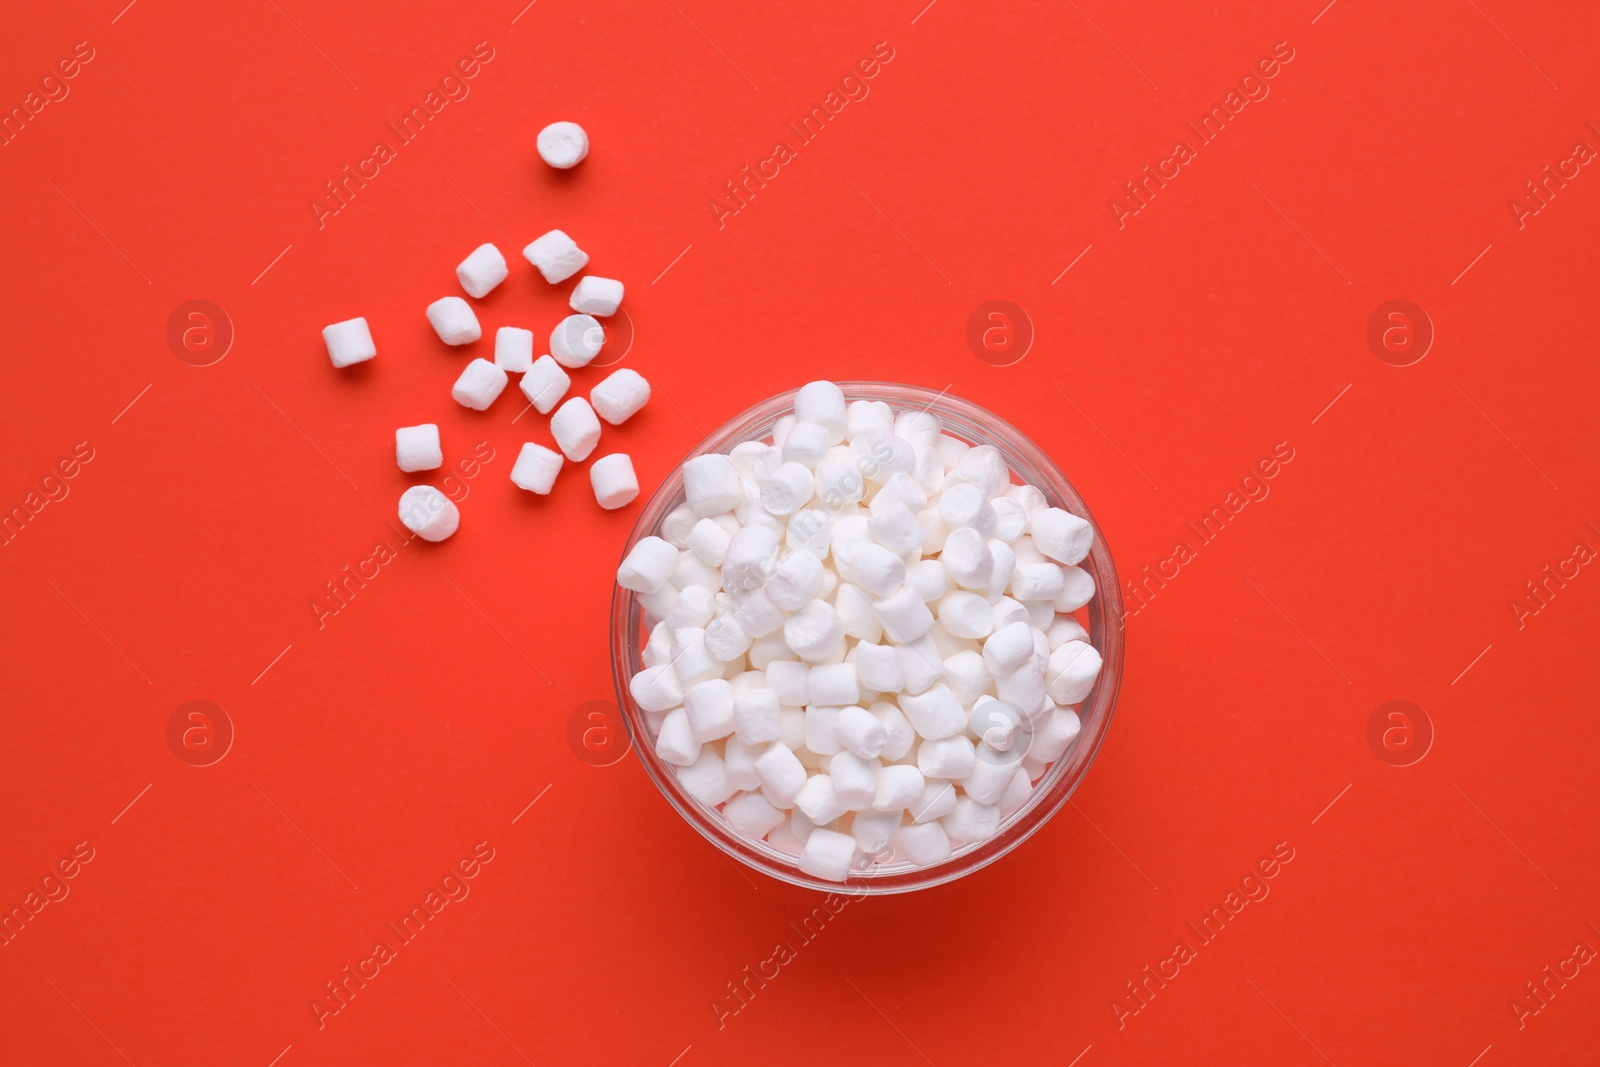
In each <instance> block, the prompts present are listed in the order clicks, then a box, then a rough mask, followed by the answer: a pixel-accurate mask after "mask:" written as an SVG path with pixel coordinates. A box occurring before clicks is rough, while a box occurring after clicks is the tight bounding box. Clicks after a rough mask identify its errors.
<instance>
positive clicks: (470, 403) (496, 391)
mask: <svg viewBox="0 0 1600 1067" xmlns="http://www.w3.org/2000/svg"><path fill="white" fill-rule="evenodd" d="M508 381H510V378H508V377H507V376H506V372H505V371H503V370H501V369H500V368H499V367H497V366H495V365H494V364H493V363H490V362H489V361H488V360H486V359H475V360H473V361H472V362H471V363H468V364H467V365H466V367H465V368H464V369H463V370H462V371H461V376H460V377H459V378H457V379H456V384H455V385H453V386H451V387H450V396H451V397H452V398H453V399H454V400H455V402H456V403H458V404H460V405H461V406H462V407H464V408H471V409H472V410H474V411H485V410H487V409H488V407H489V405H490V404H493V403H494V401H495V398H496V397H498V396H499V395H500V394H501V392H502V391H504V389H505V387H506V382H508Z"/></svg>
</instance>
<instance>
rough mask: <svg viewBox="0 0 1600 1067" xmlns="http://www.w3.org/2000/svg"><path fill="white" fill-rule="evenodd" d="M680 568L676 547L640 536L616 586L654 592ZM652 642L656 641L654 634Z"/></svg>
mask: <svg viewBox="0 0 1600 1067" xmlns="http://www.w3.org/2000/svg"><path fill="white" fill-rule="evenodd" d="M522 447H523V448H524V450H526V449H527V448H528V446H527V445H523V446H522ZM534 447H538V446H534ZM545 451H547V452H548V451H549V449H546V450H545ZM513 477H514V475H513ZM677 565H678V550H677V549H676V548H673V547H672V546H671V545H670V544H668V543H667V542H666V541H663V540H662V539H661V538H659V537H654V536H651V537H641V538H640V539H639V541H638V542H637V543H636V544H635V545H634V546H633V547H632V548H631V549H629V550H628V554H627V555H626V556H624V557H623V559H622V566H620V567H618V568H617V584H618V585H620V586H622V588H624V589H632V590H634V591H635V592H639V593H653V592H655V591H656V590H657V589H660V588H661V587H662V586H663V585H665V584H666V582H667V579H668V578H669V577H671V576H672V569H673V568H674V567H676V566H677ZM651 639H652V640H654V635H653V634H652V635H651Z"/></svg>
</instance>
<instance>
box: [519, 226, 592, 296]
mask: <svg viewBox="0 0 1600 1067" xmlns="http://www.w3.org/2000/svg"><path fill="white" fill-rule="evenodd" d="M522 255H523V258H524V259H526V260H527V261H528V262H529V263H532V264H533V265H534V266H535V267H538V268H539V273H540V274H543V275H544V280H545V281H547V282H549V283H550V284H551V285H554V284H556V283H557V282H564V281H566V280H567V279H568V278H570V277H572V276H573V275H574V274H576V273H578V272H579V271H580V270H582V269H583V268H584V267H585V266H587V265H588V263H589V253H587V252H585V251H584V250H583V249H581V248H579V247H578V246H577V244H576V243H574V242H573V240H572V238H570V237H568V236H567V235H566V234H564V233H562V232H561V231H560V230H551V231H550V232H549V233H547V234H544V235H543V236H541V237H540V238H539V239H538V240H536V241H534V242H533V243H532V244H530V245H528V247H526V248H524V249H523V250H522Z"/></svg>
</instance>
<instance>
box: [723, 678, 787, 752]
mask: <svg viewBox="0 0 1600 1067" xmlns="http://www.w3.org/2000/svg"><path fill="white" fill-rule="evenodd" d="M733 732H734V733H735V734H737V735H738V737H739V740H741V741H743V742H744V743H745V744H747V745H759V744H762V743H764V742H768V741H776V740H777V739H778V697H777V694H776V693H774V692H773V691H772V690H770V689H757V690H754V691H752V692H749V693H741V694H739V695H738V696H737V697H735V698H734V701H733Z"/></svg>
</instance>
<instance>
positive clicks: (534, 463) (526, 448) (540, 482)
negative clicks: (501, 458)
mask: <svg viewBox="0 0 1600 1067" xmlns="http://www.w3.org/2000/svg"><path fill="white" fill-rule="evenodd" d="M560 473H561V453H559V452H555V451H552V450H551V449H548V448H546V447H544V446H543V445H536V444H534V443H533V442H532V441H529V442H527V443H526V444H524V445H523V446H522V450H521V451H520V452H518V453H517V461H516V462H515V463H513V464H512V465H511V482H512V484H513V485H515V486H516V487H517V488H519V489H526V490H527V491H528V492H530V493H537V494H539V495H540V496H546V495H548V494H549V492H550V489H551V487H552V486H554V485H555V484H556V475H557V474H560ZM644 541H651V542H654V544H653V545H652V546H651V547H650V548H649V549H647V550H646V551H647V552H648V553H649V558H650V560H651V561H652V568H651V571H650V574H651V575H652V576H653V575H654V573H655V570H656V569H657V568H658V567H659V566H660V565H661V564H664V563H667V562H668V561H667V559H666V557H664V556H662V555H661V551H662V549H660V548H657V547H655V546H656V545H660V546H662V547H663V548H665V549H670V550H671V552H672V555H671V558H670V564H669V565H668V567H667V569H666V570H665V575H664V576H663V578H662V580H661V581H660V582H657V583H656V584H655V586H654V587H653V588H648V589H646V588H641V587H639V586H634V585H629V584H628V582H627V581H624V570H625V569H626V568H627V567H628V561H627V560H624V561H623V564H622V566H623V569H624V570H618V571H617V581H618V582H620V583H621V584H622V585H623V587H624V588H627V589H638V590H639V592H642V593H653V592H655V590H656V589H659V588H661V586H662V584H664V583H665V581H666V578H667V577H670V576H671V574H672V571H671V569H670V568H671V567H676V566H677V564H678V550H677V549H675V548H673V547H672V546H671V545H669V544H667V543H666V542H665V541H663V540H661V539H660V538H659V537H647V538H645V539H644ZM644 541H640V542H639V544H638V545H635V546H634V551H635V552H637V551H638V550H639V548H640V547H641V546H643V545H644ZM632 558H633V554H632V553H630V554H629V556H628V559H632ZM637 573H638V572H637V571H635V572H632V574H637ZM632 574H630V580H633V581H649V580H650V578H648V577H644V576H643V575H640V576H639V577H632Z"/></svg>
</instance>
